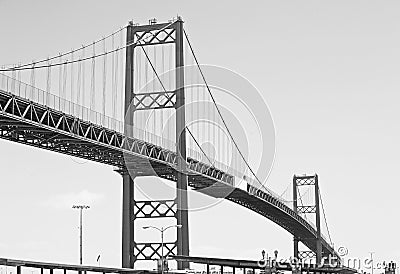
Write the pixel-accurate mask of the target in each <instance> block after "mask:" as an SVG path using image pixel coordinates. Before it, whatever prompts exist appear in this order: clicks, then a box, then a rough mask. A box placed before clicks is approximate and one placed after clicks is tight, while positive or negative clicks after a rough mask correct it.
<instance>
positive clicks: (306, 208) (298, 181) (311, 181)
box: [293, 174, 322, 263]
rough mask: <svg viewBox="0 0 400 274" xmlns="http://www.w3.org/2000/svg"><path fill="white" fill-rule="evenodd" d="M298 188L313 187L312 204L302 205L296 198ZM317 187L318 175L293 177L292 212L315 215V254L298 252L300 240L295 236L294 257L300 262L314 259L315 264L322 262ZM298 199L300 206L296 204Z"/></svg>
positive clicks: (297, 197)
mask: <svg viewBox="0 0 400 274" xmlns="http://www.w3.org/2000/svg"><path fill="white" fill-rule="evenodd" d="M299 187H314V204H312V205H304V204H303V202H302V200H301V197H299V196H298V194H299V193H300V192H299ZM319 197H320V196H319V187H318V175H317V174H315V175H303V176H296V175H294V176H293V210H294V211H295V212H296V213H299V214H302V213H303V214H315V225H316V228H317V235H316V238H315V244H316V247H317V252H316V253H314V252H312V251H310V250H308V251H299V241H301V238H300V237H299V236H297V235H295V236H294V238H293V244H294V248H293V251H294V254H293V255H294V257H295V258H297V259H299V260H302V259H306V258H310V257H314V256H315V258H316V262H317V263H320V262H321V260H322V238H321V218H320V205H319V203H320V202H319ZM299 198H300V203H301V205H299V204H298V201H299Z"/></svg>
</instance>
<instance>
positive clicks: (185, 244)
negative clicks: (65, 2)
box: [121, 17, 189, 269]
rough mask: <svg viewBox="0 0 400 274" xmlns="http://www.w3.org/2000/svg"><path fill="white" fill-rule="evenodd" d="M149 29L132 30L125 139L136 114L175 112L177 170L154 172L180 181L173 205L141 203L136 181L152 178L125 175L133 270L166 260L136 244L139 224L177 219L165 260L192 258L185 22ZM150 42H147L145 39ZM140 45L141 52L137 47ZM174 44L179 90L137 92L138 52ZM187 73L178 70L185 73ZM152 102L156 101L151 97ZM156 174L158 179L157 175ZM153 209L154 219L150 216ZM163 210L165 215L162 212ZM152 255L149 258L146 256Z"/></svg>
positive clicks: (156, 247) (127, 248) (181, 265)
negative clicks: (137, 264) (140, 220)
mask: <svg viewBox="0 0 400 274" xmlns="http://www.w3.org/2000/svg"><path fill="white" fill-rule="evenodd" d="M149 23H150V24H149V25H134V24H133V22H130V24H129V26H128V27H127V41H126V43H127V45H132V44H133V45H132V46H128V47H127V48H126V70H125V74H126V76H125V113H126V115H125V134H126V135H128V136H129V134H132V133H130V132H126V131H127V129H128V130H129V126H132V125H133V117H134V113H135V112H137V111H141V110H159V109H164V108H173V109H175V116H176V120H175V128H176V132H175V136H176V152H177V160H176V163H177V170H172V171H171V170H167V171H162V170H161V171H160V170H156V168H155V167H154V166H153V167H151V168H152V169H153V174H151V175H150V176H154V175H157V176H160V177H162V178H166V179H169V180H173V181H176V198H175V199H174V200H157V201H151V200H146V201H138V200H136V199H135V196H134V181H135V178H136V177H138V176H149V174H147V175H146V174H143V172H141V173H136V172H135V163H132V165H129V167H128V166H127V167H126V168H125V170H122V171H121V174H122V177H123V216H122V217H123V218H122V219H123V221H122V223H123V224H122V267H127V268H133V266H134V263H135V261H137V260H156V259H160V258H161V254H162V252H161V243H141V242H139V241H137V239H135V235H134V234H135V233H134V231H135V220H137V219H138V218H175V219H176V224H178V225H182V227H181V228H180V229H177V236H176V241H175V242H166V243H164V247H165V249H164V251H165V250H166V252H164V257H168V256H169V255H186V256H188V255H189V226H188V210H187V206H188V197H187V185H188V178H187V174H186V172H185V169H186V125H185V94H184V71H183V66H184V52H183V35H184V33H183V21H182V19H181V18H180V17H178V18H177V20H176V21H174V22H170V23H156V22H149ZM146 35H147V36H148V37H150V38H149V39H143V37H146ZM139 40H140V46H139V44H137V42H138V41H139ZM172 43H173V44H174V48H175V50H174V55H175V69H176V71H175V87H176V88H175V90H174V91H165V90H164V91H152V92H146V93H135V92H134V80H135V79H134V61H135V59H134V56H135V55H134V51H135V49H138V48H139V47H147V46H155V45H163V44H172ZM181 67H182V69H179V68H181ZM154 95H156V96H157V97H160V96H161V97H164V98H165V99H167V101H168V102H169V104H168V105H167V104H162V105H160V104H159V103H157V101H156V100H154ZM152 96H153V97H152ZM143 98H147V99H150V102H152V103H150V104H148V105H143V104H140V103H137V102H138V101H141V102H143ZM154 171H155V173H154ZM145 207H150V209H151V210H150V213H149V212H148V211H145V210H144V208H145ZM161 208H163V209H161ZM145 250H147V251H150V253H148V252H145ZM188 267H189V263H188V262H178V269H185V268H188Z"/></svg>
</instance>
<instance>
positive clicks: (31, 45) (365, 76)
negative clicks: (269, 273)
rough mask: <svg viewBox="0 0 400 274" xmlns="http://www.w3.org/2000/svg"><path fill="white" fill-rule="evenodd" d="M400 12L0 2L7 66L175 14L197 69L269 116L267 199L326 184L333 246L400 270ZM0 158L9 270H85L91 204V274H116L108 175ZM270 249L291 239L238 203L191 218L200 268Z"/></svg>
mask: <svg viewBox="0 0 400 274" xmlns="http://www.w3.org/2000/svg"><path fill="white" fill-rule="evenodd" d="M399 12H400V2H397V1H262V2H261V1H240V2H233V1H208V0H204V1H196V2H194V1H190V2H189V1H158V2H157V1H109V2H107V3H106V2H105V1H72V0H70V1H50V0H49V1H5V0H0V37H1V46H0V64H9V63H16V62H18V61H22V62H29V61H31V60H32V59H35V58H36V59H38V58H41V57H47V56H49V55H50V56H52V55H55V54H58V53H59V52H62V51H67V50H69V49H71V48H76V47H79V46H81V44H83V43H87V42H90V41H93V40H95V39H97V38H99V37H101V36H103V35H107V34H109V33H111V32H112V31H114V30H115V29H118V28H119V27H121V26H123V25H125V24H126V23H127V22H128V21H129V20H131V19H133V20H134V21H136V22H141V23H147V22H148V19H149V18H153V17H155V18H158V20H159V21H167V20H168V19H170V18H172V17H174V16H176V15H177V14H179V15H181V16H182V17H183V19H184V20H185V27H186V29H187V30H188V32H189V33H190V37H191V41H192V43H193V45H194V46H195V48H196V52H197V56H198V58H199V59H200V62H201V63H205V64H213V65H218V66H222V67H226V68H229V69H232V70H233V71H236V72H237V73H239V74H241V75H242V76H243V77H245V78H247V79H248V80H249V81H250V82H252V83H253V84H254V85H255V87H257V89H258V90H259V91H260V92H261V93H262V96H263V97H264V99H265V101H266V102H267V104H268V106H269V107H270V111H271V113H272V116H273V118H274V124H275V129H276V158H275V164H274V167H273V169H272V172H271V175H270V178H269V180H268V185H269V186H270V187H271V189H273V190H274V191H276V192H278V193H282V192H283V191H284V190H285V189H286V188H287V186H288V184H290V183H291V180H292V176H293V174H295V173H296V174H303V173H307V174H313V173H318V174H319V179H320V188H321V191H322V197H323V201H324V206H325V211H326V213H327V221H328V224H329V227H330V232H331V235H332V238H333V241H334V243H335V247H339V246H345V247H347V248H348V250H349V256H351V257H360V258H364V257H366V256H369V253H368V252H370V251H373V252H375V255H374V256H375V258H376V259H377V260H396V261H398V260H399V259H400V247H399V243H400V240H399V238H398V226H399V224H400V222H399V219H398V218H399V217H398V214H397V212H396V211H397V209H398V192H399V190H400V187H399V184H398V173H397V172H398V166H399V153H400V145H399V141H398V140H400V125H399V123H398V119H399V117H400V108H399V107H398V104H399V100H400V95H399V90H400V78H399V75H400V66H399V64H400V50H399V48H400V17H399V16H398V15H399ZM0 151H1V157H0V174H1V181H0V184H1V192H0V257H11V258H18V259H32V260H42V261H54V262H63V263H77V262H78V259H79V253H78V251H79V246H78V244H79V242H78V229H77V228H78V212H77V211H74V210H72V209H71V205H72V204H74V203H77V202H80V201H85V202H87V203H89V204H90V205H91V206H92V208H91V209H90V210H88V211H86V212H85V253H84V261H85V263H88V264H96V258H97V255H98V254H101V256H102V265H107V266H120V262H121V254H120V251H121V186H122V184H121V183H122V182H121V177H120V175H119V174H117V173H116V172H113V168H112V167H108V166H104V165H101V164H96V163H90V162H85V161H83V160H77V159H73V158H71V157H68V156H64V155H59V154H56V153H53V152H48V151H44V150H38V149H36V148H31V147H27V146H23V145H19V144H16V143H11V142H8V141H0ZM141 233H144V232H141ZM152 233H153V232H146V233H144V234H143V237H145V238H146V237H147V238H151V237H153V238H154V239H156V237H157V236H158V235H157V234H155V233H154V234H152ZM171 236H172V235H169V236H168V237H171ZM262 249H265V250H267V252H270V253H271V252H273V250H275V249H277V250H279V251H280V255H281V256H282V257H288V256H290V255H291V253H292V237H291V235H289V234H288V233H287V232H285V231H284V230H283V229H281V228H280V227H278V226H277V225H275V224H274V223H272V222H271V221H269V220H267V219H265V218H262V217H261V216H260V215H257V214H256V213H253V212H251V211H249V210H247V209H245V208H242V207H239V206H238V205H236V204H233V203H231V202H228V201H224V202H222V203H219V204H218V205H216V206H214V207H212V208H209V209H207V210H203V211H197V212H195V213H192V214H191V215H190V252H191V255H194V256H210V257H211V256H215V257H229V258H243V259H259V257H260V256H261V253H260V252H261V250H262Z"/></svg>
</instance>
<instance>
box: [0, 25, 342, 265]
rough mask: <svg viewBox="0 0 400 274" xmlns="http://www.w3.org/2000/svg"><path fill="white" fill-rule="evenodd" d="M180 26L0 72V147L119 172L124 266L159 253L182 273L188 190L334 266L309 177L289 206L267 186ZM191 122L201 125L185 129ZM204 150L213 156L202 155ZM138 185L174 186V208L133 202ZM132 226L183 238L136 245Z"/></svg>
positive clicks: (133, 32) (144, 30)
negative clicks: (164, 226)
mask: <svg viewBox="0 0 400 274" xmlns="http://www.w3.org/2000/svg"><path fill="white" fill-rule="evenodd" d="M183 25H184V24H183V21H182V19H181V18H179V17H178V18H175V19H173V20H170V21H169V22H167V23H157V22H156V21H155V20H152V21H150V22H149V24H148V25H139V24H134V23H133V22H129V24H127V25H126V26H124V27H122V28H120V29H118V30H117V31H115V32H113V33H111V34H110V35H108V36H104V37H102V38H101V39H99V40H96V41H94V42H93V43H90V44H86V45H83V46H81V47H79V48H76V49H72V50H70V51H67V52H64V53H60V54H58V55H56V56H52V57H47V58H44V59H40V60H35V61H32V62H29V63H16V64H12V65H7V66H2V67H0V71H1V74H0V137H1V138H3V139H6V140H10V141H13V142H18V143H22V144H25V145H28V146H34V147H37V148H41V149H45V150H51V151H54V152H57V153H62V154H67V155H71V156H74V157H79V158H83V159H87V160H90V161H94V162H99V163H103V164H106V165H110V166H113V167H115V168H116V169H117V170H118V172H119V173H120V174H121V176H122V181H123V197H122V200H123V208H122V215H123V225H122V237H123V239H122V267H124V268H133V267H134V263H135V262H136V261H138V260H154V259H159V258H160V257H161V253H162V251H163V252H164V255H165V256H175V258H177V259H178V268H179V269H185V268H187V267H188V266H189V262H190V255H191V254H189V231H190V230H189V222H188V197H187V190H188V188H190V189H192V190H195V191H198V192H201V193H203V194H205V195H208V196H211V197H216V198H224V199H227V200H230V201H232V202H234V203H236V204H237V205H238V206H243V207H246V208H248V209H249V210H250V211H253V212H255V213H258V214H260V215H262V216H264V217H265V218H266V219H268V220H270V221H272V222H274V223H276V224H278V225H279V226H280V227H282V228H283V229H285V230H286V231H288V232H289V233H291V234H292V235H293V238H294V248H293V250H294V257H296V258H307V257H315V258H316V261H317V262H321V260H322V258H323V257H326V256H334V257H337V258H339V255H338V254H337V252H336V251H335V250H334V248H333V243H332V240H331V239H330V235H329V230H327V231H328V236H329V237H328V238H329V240H328V239H327V238H326V237H325V236H324V235H323V233H322V229H321V224H324V222H323V221H321V216H324V219H323V220H324V221H325V225H326V226H327V223H326V218H325V215H324V210H323V204H322V200H321V199H320V198H321V196H320V195H321V194H320V189H319V184H318V176H317V175H310V176H308V175H304V176H294V177H293V181H292V182H290V184H291V185H292V186H293V197H292V198H291V199H290V200H289V201H288V200H287V199H284V198H283V197H281V196H279V195H277V194H275V193H274V192H272V191H271V190H270V189H268V188H267V187H265V186H264V184H263V183H262V181H261V180H260V179H259V178H258V177H257V175H256V172H255V171H254V169H253V168H252V167H251V165H250V164H249V162H248V160H247V159H246V155H245V153H244V152H243V150H242V149H241V147H240V142H238V141H237V139H236V138H235V136H234V131H233V130H232V128H230V127H229V126H228V123H227V122H226V120H225V118H224V115H223V112H222V111H221V109H220V108H219V105H218V102H216V97H215V96H214V91H213V88H212V87H210V86H209V85H208V83H207V79H206V76H205V74H204V72H203V71H202V67H201V66H200V65H199V61H198V59H197V57H196V54H195V51H194V46H193V45H192V44H191V42H190V39H189V36H188V34H187V32H186V30H185V29H184V27H183ZM190 62H191V63H190ZM188 63H190V64H189V65H191V66H190V69H187V67H188ZM198 120H202V121H207V122H206V123H191V122H192V121H198ZM210 121H211V122H210ZM215 124H218V125H220V126H215ZM205 142H209V143H212V144H213V147H214V148H215V149H214V151H210V150H209V149H206V148H204V147H203V146H201V144H203V143H205ZM145 176H157V177H160V178H163V179H166V180H170V181H174V182H176V198H175V199H172V200H137V199H136V198H135V195H134V189H135V188H134V186H135V179H136V178H138V177H145ZM240 183H242V184H245V187H244V188H243V187H239V184H240ZM302 188H310V189H311V191H310V190H308V193H311V194H312V196H313V204H305V203H303V199H302V197H303V196H302V194H301V192H300V189H302ZM321 212H322V214H321ZM310 214H312V215H313V216H314V217H315V218H314V219H313V218H311V219H313V220H314V222H311V219H308V218H307V216H308V215H310ZM141 218H146V219H149V218H175V219H176V223H177V224H180V225H182V228H181V229H178V230H177V235H176V241H174V242H167V243H165V244H164V245H161V243H148V242H141V241H140V239H137V237H135V223H136V221H137V220H138V219H141ZM299 243H302V244H303V245H304V246H303V247H305V250H299ZM179 258H180V259H179ZM74 269H77V268H74ZM121 271H122V270H121ZM124 271H125V270H124ZM330 272H334V271H333V270H332V269H331V270H330Z"/></svg>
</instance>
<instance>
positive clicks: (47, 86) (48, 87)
mask: <svg viewBox="0 0 400 274" xmlns="http://www.w3.org/2000/svg"><path fill="white" fill-rule="evenodd" d="M47 64H48V65H49V66H48V67H47V78H46V104H49V98H50V89H51V66H50V64H51V63H50V60H48V61H47Z"/></svg>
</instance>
